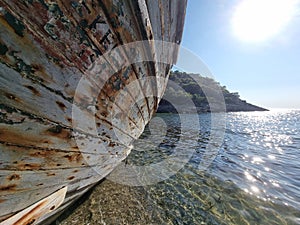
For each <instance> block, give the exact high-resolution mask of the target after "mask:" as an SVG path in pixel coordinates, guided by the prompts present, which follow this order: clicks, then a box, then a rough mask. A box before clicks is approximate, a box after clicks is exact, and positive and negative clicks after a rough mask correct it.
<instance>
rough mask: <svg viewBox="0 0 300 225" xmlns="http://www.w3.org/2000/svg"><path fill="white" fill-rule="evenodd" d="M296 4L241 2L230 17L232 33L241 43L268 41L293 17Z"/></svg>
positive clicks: (287, 1)
mask: <svg viewBox="0 0 300 225" xmlns="http://www.w3.org/2000/svg"><path fill="white" fill-rule="evenodd" d="M297 3H298V0H242V1H241V2H240V3H239V4H238V5H237V6H236V8H235V11H234V14H233V17H232V28H233V32H234V34H235V36H236V37H238V38H239V39H241V40H242V41H247V42H261V41H265V40H268V39H270V38H271V37H273V36H275V35H276V34H278V33H280V32H281V31H282V30H283V28H284V27H285V26H286V25H287V24H288V23H289V22H290V20H291V19H292V18H293V17H294V16H295V14H296V11H297Z"/></svg>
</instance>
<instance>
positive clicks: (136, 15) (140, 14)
mask: <svg viewBox="0 0 300 225" xmlns="http://www.w3.org/2000/svg"><path fill="white" fill-rule="evenodd" d="M185 7H186V0H131V1H121V0H103V1H95V0H84V1H79V0H76V1H74V0H64V1H62V0H56V1H54V0H53V1H50V0H0V95H1V98H0V178H1V179H0V222H1V221H4V223H5V220H7V219H8V218H12V216H13V215H16V214H17V213H18V212H21V211H22V210H25V209H26V208H28V207H30V206H32V205H34V204H36V203H37V202H39V201H41V200H43V199H45V198H47V197H48V196H51V194H53V193H55V192H56V191H58V190H61V189H62V188H64V187H67V189H68V193H67V197H66V198H65V200H64V202H63V203H62V206H61V207H60V208H58V209H55V210H53V211H52V212H51V213H50V214H45V215H42V217H41V218H39V219H38V220H37V221H35V222H38V223H40V222H42V221H45V220H46V219H47V218H48V217H50V216H52V215H54V214H57V213H58V212H59V211H61V210H62V209H64V208H65V207H66V206H67V205H69V204H70V203H71V202H73V201H74V200H75V199H77V198H78V196H80V195H81V194H82V193H84V192H85V191H86V190H88V189H89V188H90V187H92V186H93V184H95V183H97V182H98V181H99V180H101V179H102V178H104V177H105V176H107V175H108V174H109V173H110V172H111V171H112V170H113V169H114V168H115V166H116V165H118V163H120V162H121V161H122V160H123V159H125V158H126V156H127V155H128V154H129V152H130V149H131V147H130V145H131V143H132V141H134V140H135V139H136V138H138V136H139V135H140V134H141V132H142V131H143V129H144V127H145V125H146V123H147V122H148V121H149V120H150V119H151V116H152V115H153V113H154V112H155V110H156V109H157V106H158V102H159V99H160V97H161V96H162V95H163V92H164V90H165V87H166V80H167V78H168V73H169V70H170V68H171V66H172V64H174V63H175V61H176V57H177V53H178V52H177V51H176V50H175V51H174V52H173V53H172V54H169V58H168V59H165V58H163V57H165V54H163V52H155V51H154V49H155V48H153V49H152V51H154V52H151V55H153V57H154V56H155V58H156V61H155V62H139V63H134V64H131V65H130V66H128V67H127V68H122V69H120V70H119V71H118V72H117V73H115V74H114V75H113V78H111V80H106V79H104V78H103V77H102V78H101V77H100V80H99V81H95V80H93V78H90V77H88V75H87V74H88V73H87V71H88V70H89V68H90V67H91V65H92V64H93V63H94V62H95V61H96V60H97V58H99V57H101V56H103V55H105V54H106V53H107V52H110V51H111V50H113V49H115V48H117V47H118V46H122V45H123V44H126V43H131V42H136V41H142V40H148V41H150V40H160V41H166V42H173V43H177V44H179V43H180V41H181V36H182V30H183V23H184V16H185ZM149 43H150V42H149ZM149 45H150V46H151V43H150V44H149ZM121 55H122V58H124V59H126V57H128V55H126V53H121ZM162 62H164V63H162ZM165 62H167V63H165ZM125 75H126V76H125ZM143 76H147V77H156V78H157V79H156V82H154V83H147V82H145V83H142V82H140V83H139V85H138V87H137V88H136V90H134V91H132V92H130V93H129V94H128V95H127V96H126V99H124V103H118V104H116V108H115V109H116V110H117V111H118V114H113V113H115V112H113V113H112V114H113V115H116V116H115V117H114V119H115V120H116V123H114V124H112V123H110V121H108V120H107V119H106V117H107V115H108V114H111V112H110V111H109V110H110V108H109V107H110V106H111V105H112V104H114V99H115V97H116V96H117V95H118V94H119V93H120V91H121V90H122V87H125V86H126V85H127V84H129V83H131V82H134V81H135V80H137V79H139V78H141V77H143ZM82 77H87V80H90V82H91V83H93V82H94V83H95V90H89V91H90V93H91V95H92V94H93V92H97V91H98V90H97V87H102V88H101V91H100V93H99V94H98V95H97V99H96V100H95V102H96V112H95V114H94V115H93V116H95V117H96V120H95V123H96V124H95V126H96V129H97V132H98V135H94V134H93V133H92V132H88V131H87V132H86V131H81V130H76V132H74V129H73V124H72V109H73V108H72V107H74V101H75V100H74V96H75V94H76V88H77V86H78V83H79V81H80V79H81V78H82ZM124 77H126V78H124ZM160 77H162V78H166V79H159V78H160ZM101 79H102V81H101ZM112 81H113V82H114V83H118V84H119V88H116V87H115V86H114V85H113V84H114V83H112ZM101 82H103V83H101ZM89 91H88V92H87V94H89ZM146 92H147V93H149V92H151V93H153V96H151V97H149V96H145V95H146V94H145V93H146ZM79 94H80V93H79ZM137 95H141V96H143V99H144V100H143V101H138V102H136V103H135V104H134V105H133V106H132V107H133V109H128V108H127V107H128V105H131V103H132V102H134V101H135V99H136V97H137ZM88 98H89V96H86V95H85V96H84V95H82V98H80V97H79V104H78V107H77V106H76V107H77V108H78V110H82V105H83V106H85V105H86V101H88ZM80 101H81V102H80ZM114 129H117V130H118V133H120V134H119V135H121V136H122V138H123V139H124V140H125V141H124V142H120V141H118V140H117V139H118V138H117V137H116V135H115V134H114V132H113V130H114ZM76 135H79V136H80V135H82V137H83V138H86V139H88V140H89V141H91V142H95V143H96V142H97V143H99V144H102V145H103V146H104V147H105V148H103V149H104V150H103V152H100V153H99V152H92V151H90V150H88V149H87V150H86V151H85V146H78V142H76V140H75V139H76ZM87 158H88V159H90V160H89V162H88V163H87V161H86V159H87ZM95 168H96V170H95ZM96 171H97V172H96ZM99 171H100V172H99Z"/></svg>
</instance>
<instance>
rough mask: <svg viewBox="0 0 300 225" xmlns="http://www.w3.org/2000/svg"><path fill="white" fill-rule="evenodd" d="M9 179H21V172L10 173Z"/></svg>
mask: <svg viewBox="0 0 300 225" xmlns="http://www.w3.org/2000/svg"><path fill="white" fill-rule="evenodd" d="M7 179H8V180H9V181H12V180H20V179H21V176H20V175H19V174H12V175H10V176H9V177H8V178H7Z"/></svg>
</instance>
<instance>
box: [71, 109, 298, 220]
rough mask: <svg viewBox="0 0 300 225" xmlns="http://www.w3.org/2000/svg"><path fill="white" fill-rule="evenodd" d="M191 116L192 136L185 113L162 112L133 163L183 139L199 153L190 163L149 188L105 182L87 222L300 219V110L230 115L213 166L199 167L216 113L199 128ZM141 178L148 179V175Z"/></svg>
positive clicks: (154, 158) (161, 155)
mask: <svg viewBox="0 0 300 225" xmlns="http://www.w3.org/2000/svg"><path fill="white" fill-rule="evenodd" d="M190 116H191V117H190V118H191V123H190V125H189V130H190V132H191V133H190V134H189V133H188V134H186V133H185V134H183V133H182V129H181V123H180V118H179V117H178V115H174V114H160V115H157V117H159V118H157V119H156V120H157V121H158V123H157V125H155V124H152V125H150V126H149V127H148V128H146V130H145V132H144V134H143V136H142V137H141V140H140V141H138V142H137V143H135V148H134V150H133V151H132V153H131V154H130V155H129V157H128V158H127V162H126V164H127V165H129V166H130V165H139V166H143V165H150V164H153V163H157V162H160V161H162V160H164V159H166V158H168V156H170V155H172V153H173V150H174V148H175V147H176V146H177V145H178V142H179V140H180V141H181V142H184V143H185V145H182V143H180V146H181V148H182V149H181V150H182V151H185V150H186V149H188V150H191V149H192V150H193V154H192V155H191V157H190V158H189V161H188V163H186V164H184V167H183V168H182V169H181V170H179V171H178V172H177V173H176V174H175V175H173V176H171V177H170V178H169V179H166V180H162V181H161V182H159V183H156V184H152V185H148V186H143V187H130V186H123V185H120V184H117V183H113V182H111V181H109V180H106V181H104V182H103V183H102V184H101V185H99V186H98V187H97V188H96V191H95V193H97V194H94V195H93V194H92V195H91V197H90V200H89V201H88V202H89V203H88V204H89V207H90V208H94V210H93V212H94V213H95V214H93V215H94V216H92V217H91V218H92V219H89V220H88V219H87V220H86V221H89V223H90V224H97V223H96V222H99V221H102V222H103V223H102V224H121V223H122V224H251V225H252V224H270V225H271V224H272V225H273V224H287V225H290V224H300V211H299V209H300V204H299V200H300V188H299V187H300V176H299V175H300V162H299V160H298V159H299V158H300V123H299V121H300V111H296V110H294V111H271V112H251V113H228V114H227V115H226V117H227V119H226V121H227V123H226V130H225V135H224V140H223V142H222V145H221V146H220V147H219V148H218V152H217V154H216V157H214V158H213V161H212V163H211V165H210V166H209V167H208V168H207V169H206V170H201V169H199V164H200V163H201V160H203V155H204V154H205V151H206V147H207V145H208V143H209V141H210V133H211V127H210V124H211V115H210V114H201V115H199V121H200V125H201V126H200V127H193V124H195V123H193V122H192V120H194V116H195V115H190ZM162 130H164V132H160V131H162ZM195 130H197V132H195ZM186 132H187V131H186ZM162 133H163V135H161V134H162ZM196 134H197V135H196ZM151 135H152V136H151ZM143 140H144V141H143ZM157 141H158V142H157ZM141 176H144V177H142V179H147V174H141ZM100 193H101V194H100ZM116 196H118V197H117V198H116ZM91 202H92V203H91ZM104 203H105V204H104ZM97 212H98V214H97ZM78 215H80V214H77V216H78ZM71 217H72V216H71ZM85 218H86V217H85ZM77 221H79V220H77ZM93 221H94V222H95V223H93ZM69 222H70V221H69ZM81 222H82V221H81ZM65 224H66V223H65ZM68 224H79V223H68Z"/></svg>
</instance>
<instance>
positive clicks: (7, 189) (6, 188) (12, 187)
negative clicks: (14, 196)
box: [0, 184, 17, 191]
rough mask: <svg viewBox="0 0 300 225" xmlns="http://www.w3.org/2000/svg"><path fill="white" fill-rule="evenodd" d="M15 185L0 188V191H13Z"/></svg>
mask: <svg viewBox="0 0 300 225" xmlns="http://www.w3.org/2000/svg"><path fill="white" fill-rule="evenodd" d="M16 187H17V185H16V184H10V185H7V186H0V191H15V190H16Z"/></svg>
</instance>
